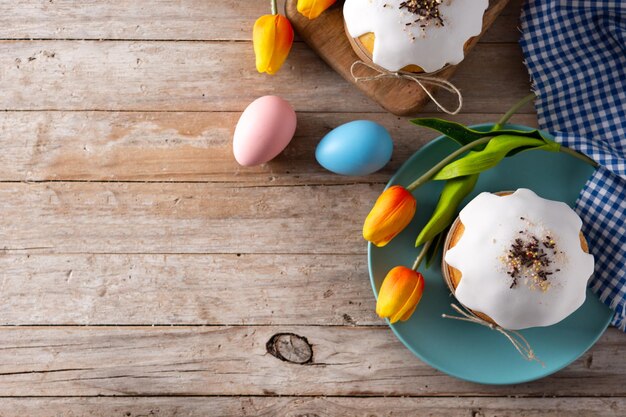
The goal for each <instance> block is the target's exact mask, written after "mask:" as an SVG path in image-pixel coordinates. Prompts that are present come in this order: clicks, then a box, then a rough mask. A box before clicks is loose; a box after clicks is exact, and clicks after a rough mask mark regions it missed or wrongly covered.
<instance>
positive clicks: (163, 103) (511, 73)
mask: <svg viewBox="0 0 626 417" xmlns="http://www.w3.org/2000/svg"><path fill="white" fill-rule="evenodd" d="M521 2H522V0H511V1H510V3H509V5H508V6H507V8H506V9H505V10H504V11H503V13H502V14H501V16H500V17H499V18H498V19H497V20H496V22H495V23H494V25H493V26H492V27H491V29H489V30H488V31H487V33H486V34H485V36H484V37H483V38H482V39H481V42H480V43H479V44H478V45H477V46H476V48H475V49H474V51H473V52H472V54H470V55H469V56H468V58H467V60H466V61H465V62H463V63H462V64H461V66H460V68H459V71H458V73H457V75H456V76H455V77H454V78H453V82H454V83H455V84H456V85H457V86H459V87H460V88H461V89H462V91H463V94H464V98H465V102H466V106H465V108H464V112H463V114H461V115H459V116H458V117H456V118H454V120H457V121H460V122H462V123H479V122H485V121H493V120H495V119H497V117H498V116H499V115H500V114H501V113H503V112H504V111H505V110H506V109H507V108H508V107H509V106H510V105H511V104H512V103H514V102H516V101H517V100H518V99H519V98H521V97H523V96H525V95H526V94H527V92H528V90H529V80H528V76H527V73H526V70H525V69H524V66H523V64H522V57H521V53H520V49H519V46H518V45H517V44H515V43H514V42H516V41H517V39H518V37H519V32H518V29H517V28H516V26H517V19H518V16H519V9H520V5H521ZM282 4H283V3H282V2H281V6H280V7H281V10H282ZM267 12H268V2H267V1H243V2H242V1H236V0H223V1H219V2H216V1H204V0H176V1H169V0H150V1H142V2H133V1H121V0H120V1H118V0H115V1H114V0H102V1H96V0H86V1H81V2H76V1H71V0H52V1H50V0H46V1H29V0H16V1H12V2H6V1H5V2H0V89H1V91H2V94H0V110H5V111H1V112H0V146H1V147H2V149H3V152H2V153H1V154H0V214H2V216H0V242H1V243H0V247H1V248H3V250H0V275H1V277H0V278H1V279H0V290H1V294H2V303H0V324H1V325H4V326H2V327H0V396H1V397H3V398H2V401H0V415H2V416H12V415H16V416H18V415H19V416H24V415H33V416H72V417H75V416H96V417H98V416H120V417H139V416H173V415H189V416H200V415H202V416H205V415H224V416H231V415H232V416H238V415H265V416H281V415H288V416H336V415H368V416H370V415H371V416H379V415H380V416H389V415H399V416H413V415H416V414H418V415H424V416H428V415H432V416H438V415H446V416H451V417H461V416H471V417H495V416H522V417H538V416H554V417H557V416H558V417H561V416H568V417H569V416H574V417H587V416H602V417H605V416H606V417H608V416H611V417H613V416H615V417H617V416H622V415H624V414H625V412H626V411H625V408H626V402H625V401H626V399H625V398H626V388H625V387H626V369H625V366H626V365H625V364H624V362H623V353H624V348H625V344H626V341H625V339H624V335H623V334H622V333H619V332H618V331H616V330H614V329H610V330H609V331H608V332H607V333H606V334H604V335H603V336H602V338H601V339H600V341H599V343H598V344H596V345H595V346H594V347H593V348H592V349H591V350H590V351H589V352H587V353H586V354H585V355H583V357H582V358H580V359H579V360H577V361H575V362H574V363H573V364H572V365H570V366H569V367H567V368H566V369H564V370H562V371H560V372H558V373H557V374H555V375H553V376H551V377H549V378H547V379H544V380H541V381H536V382H533V383H529V384H522V385H516V386H509V387H494V386H483V385H476V384H471V383H467V382H463V381H459V380H456V379H454V378H451V377H448V376H446V375H444V374H442V373H440V372H438V371H436V370H434V369H432V368H431V367H429V366H428V365H426V364H424V363H422V362H420V361H419V360H417V359H416V358H415V357H413V355H412V354H411V353H410V352H409V351H408V350H407V349H406V348H404V347H403V346H402V345H401V343H400V342H399V341H398V340H397V339H396V338H395V337H394V336H393V334H392V333H391V331H390V330H389V329H388V328H387V327H386V326H381V325H380V324H382V322H381V321H380V319H378V318H377V316H376V315H375V314H374V312H373V311H372V308H373V297H372V294H371V290H370V288H369V284H368V281H367V267H366V257H365V245H364V243H363V241H362V238H361V237H360V229H361V221H362V219H363V217H364V215H365V213H367V211H368V210H369V207H370V206H371V204H372V203H373V201H374V199H375V197H376V196H377V195H378V193H379V192H380V190H381V189H382V187H383V184H384V183H386V181H387V180H388V178H389V176H390V175H391V174H392V173H393V172H394V171H395V170H396V169H397V168H398V167H399V166H400V164H401V163H402V162H403V161H404V160H406V159H407V158H408V157H409V156H410V155H411V154H412V153H413V152H414V151H415V150H416V149H418V148H419V147H421V146H422V145H424V144H425V143H427V142H428V141H429V140H430V139H432V138H433V137H434V136H435V135H434V134H433V133H432V132H428V131H426V130H423V129H420V128H416V127H413V126H410V125H409V124H408V122H407V121H406V119H403V118H397V117H395V116H391V115H389V114H386V113H382V112H381V109H380V108H379V107H378V106H377V105H376V104H374V103H372V102H370V101H369V100H368V99H367V98H366V97H365V96H364V95H362V94H361V93H359V92H358V91H357V90H356V89H355V88H353V87H352V86H351V85H349V84H348V83H346V82H345V81H344V80H343V79H342V78H341V77H340V76H339V75H337V74H336V73H334V72H333V71H332V70H331V69H330V68H329V67H328V66H327V65H325V64H324V63H323V62H322V61H321V60H320V59H319V58H318V57H317V56H316V55H315V54H314V53H313V52H312V51H311V50H310V49H309V48H308V47H307V46H306V45H305V44H304V43H303V42H301V41H299V40H296V43H295V45H294V48H293V51H292V53H291V55H290V57H289V59H288V61H287V64H286V65H285V66H284V67H283V69H282V70H281V71H280V72H279V74H278V75H276V76H274V77H269V76H266V75H262V74H257V73H256V70H255V69H254V65H253V62H254V56H253V51H252V45H251V42H250V37H251V27H252V22H253V21H254V20H255V19H256V18H257V17H258V16H259V15H261V14H264V13H267ZM31 38H36V39H37V38H38V39H40V40H35V41H30V40H28V39H31ZM73 39H76V40H73ZM487 64H488V65H487ZM264 94H279V95H282V96H284V97H285V98H287V99H288V100H289V101H291V102H292V103H293V104H294V105H295V107H296V109H297V111H298V118H299V127H298V131H297V134H296V137H295V139H294V140H293V142H292V143H291V144H290V146H289V147H288V148H287V150H286V151H285V153H284V154H283V155H281V156H280V157H278V158H277V159H276V160H275V161H272V162H271V163H269V164H265V165H262V166H259V167H254V168H241V167H239V166H238V165H236V164H235V162H234V160H233V157H232V154H231V137H232V131H233V127H234V124H235V122H236V120H237V117H238V115H239V113H240V112H241V110H242V109H243V108H245V106H246V105H247V104H248V103H249V102H250V101H252V100H253V99H255V98H257V97H258V96H260V95H264ZM6 110H8V111H6ZM522 113H524V114H523V115H521V116H519V117H518V118H517V119H516V121H517V122H520V123H523V124H528V125H532V126H534V125H536V119H535V116H534V112H533V110H532V109H531V108H527V109H525V110H523V111H522ZM423 114H424V115H430V116H432V115H434V116H437V115H441V113H438V112H437V111H436V109H435V108H434V107H433V106H432V105H431V106H427V107H426V108H425V109H424V113H423ZM354 119H371V120H375V121H377V122H379V123H381V124H382V125H384V126H385V127H386V128H387V129H388V130H389V131H390V132H391V134H392V136H393V138H394V142H395V152H394V157H393V160H392V161H391V163H390V164H389V165H388V166H387V167H386V168H385V169H384V170H383V171H381V172H379V173H376V174H374V175H371V176H368V177H362V178H347V177H340V176H335V175H333V174H330V173H328V172H325V171H324V170H323V169H321V168H320V167H319V165H317V163H316V162H315V160H314V157H313V151H314V148H315V146H316V144H317V142H318V141H319V139H320V138H321V137H322V136H323V135H324V134H325V133H326V132H328V131H329V130H330V129H332V128H333V127H335V126H337V125H339V124H342V123H345V122H347V121H350V120H354ZM29 325H33V326H29ZM85 325H86V326H85ZM277 335H280V336H279V337H278V336H277ZM269 341H274V342H275V343H274V345H273V346H275V347H276V349H277V352H275V351H272V352H269V353H268V342H269ZM296 342H297V343H300V345H297V346H295V345H294V343H296ZM303 343H304V344H306V346H304V347H308V348H309V349H310V352H309V351H308V350H306V349H303V350H302V349H301V350H297V349H295V347H303V345H302V344H303ZM294 346H295V347H294ZM290 349H291V350H290ZM304 351H306V352H305V353H310V358H308V357H307V356H306V355H304V356H303V355H300V353H302V352H304ZM290 353H291V354H290ZM281 357H282V358H283V359H289V360H292V361H294V360H295V361H297V360H299V358H300V359H302V362H306V364H304V365H298V364H295V363H292V362H287V361H283V360H281V359H279V358H281ZM301 357H302V358H301ZM307 358H308V359H307ZM304 359H307V360H306V361H305V360H304ZM41 396H45V397H41ZM50 396H52V397H50ZM72 396H73V397H72ZM99 396H105V397H99ZM178 396H180V397H178ZM197 396H199V397H197ZM325 396H328V397H325ZM386 396H392V397H393V398H385V397H386ZM402 396H406V397H404V398H403V397H402ZM511 396H519V397H520V398H509V397H511ZM552 396H557V397H559V398H548V397H552ZM55 397H57V398H55Z"/></svg>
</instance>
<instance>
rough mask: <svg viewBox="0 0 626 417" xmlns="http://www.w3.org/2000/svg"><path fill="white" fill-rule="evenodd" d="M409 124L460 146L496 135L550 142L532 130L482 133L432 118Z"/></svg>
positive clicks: (494, 130)
mask: <svg viewBox="0 0 626 417" xmlns="http://www.w3.org/2000/svg"><path fill="white" fill-rule="evenodd" d="M411 123H413V124H415V125H417V126H422V127H426V128H429V129H432V130H435V131H437V132H439V133H441V134H443V135H445V136H446V137H448V138H450V139H452V140H454V141H455V142H456V143H458V144H459V145H461V146H464V145H467V144H469V143H471V142H473V141H475V140H477V139H480V138H483V137H485V136H498V135H514V136H523V137H527V138H535V139H542V140H546V141H550V142H551V140H550V139H549V138H548V137H546V136H545V135H544V134H543V133H542V132H541V131H539V130H537V129H534V130H529V131H525V130H517V129H505V128H496V126H494V127H493V128H492V129H491V130H489V131H487V132H483V131H480V130H476V129H471V128H469V127H467V126H464V125H462V124H460V123H456V122H451V121H449V120H443V119H438V118H434V117H421V118H417V119H412V120H411ZM484 148H485V145H482V146H477V147H476V148H475V150H476V151H480V150H482V149H484Z"/></svg>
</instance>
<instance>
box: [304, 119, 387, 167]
mask: <svg viewBox="0 0 626 417" xmlns="http://www.w3.org/2000/svg"><path fill="white" fill-rule="evenodd" d="M392 152H393V141H392V140H391V136H390V135H389V132H387V129H385V128H384V127H382V126H381V125H379V124H378V123H375V122H372V121H369V120H355V121H354V122H350V123H346V124H344V125H341V126H339V127H337V128H335V129H333V130H331V131H330V132H328V134H327V135H326V136H324V137H323V138H322V140H321V141H320V143H319V144H318V145H317V149H316V150H315V159H317V162H319V163H320V165H321V166H323V167H324V168H326V169H327V170H329V171H332V172H334V173H336V174H341V175H368V174H371V173H373V172H376V171H378V170H379V169H381V168H382V167H384V166H385V165H387V162H389V160H390V159H391V153H392Z"/></svg>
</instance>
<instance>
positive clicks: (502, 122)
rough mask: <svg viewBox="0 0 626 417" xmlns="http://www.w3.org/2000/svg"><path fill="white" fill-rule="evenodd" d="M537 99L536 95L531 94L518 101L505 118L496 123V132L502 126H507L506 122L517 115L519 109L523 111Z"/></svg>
mask: <svg viewBox="0 0 626 417" xmlns="http://www.w3.org/2000/svg"><path fill="white" fill-rule="evenodd" d="M535 97H537V96H536V95H535V93H530V94H529V95H527V96H526V97H524V98H523V99H521V100H520V101H518V102H517V103H515V104H514V105H513V107H511V108H510V109H509V111H507V112H506V113H505V114H504V116H502V118H501V119H500V120H499V121H498V123H496V125H495V126H494V128H493V129H494V130H496V129H500V128H501V127H502V126H504V125H505V124H506V122H508V121H509V119H510V118H511V117H512V116H513V115H514V114H515V113H517V111H518V110H519V109H521V108H522V107H524V106H525V105H527V104H528V103H530V102H531V101H533V100H534V99H535Z"/></svg>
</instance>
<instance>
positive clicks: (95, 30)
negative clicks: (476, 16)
mask: <svg viewBox="0 0 626 417" xmlns="http://www.w3.org/2000/svg"><path fill="white" fill-rule="evenodd" d="M520 3H521V0H513V1H511V4H510V5H509V6H508V7H507V9H505V11H504V12H503V16H502V17H501V18H500V19H498V20H497V21H496V24H494V26H493V27H492V29H491V30H490V31H489V33H488V35H487V36H486V37H485V41H488V42H515V41H517V39H518V38H519V32H517V30H516V29H515V27H516V20H517V16H519V10H520ZM283 4H284V1H279V10H283ZM267 13H269V2H267V1H247V2H244V3H242V2H241V1H237V0H224V1H219V2H208V1H206V0H179V1H175V2H173V1H171V0H152V1H150V2H146V1H141V2H135V1H118V0H89V1H81V2H75V1H72V0H55V1H46V2H33V1H28V0H16V1H11V2H1V3H0V39H32V38H35V39H38V38H40V39H41V38H43V39H135V40H154V39H162V40H240V41H241V40H250V39H251V36H252V25H253V23H254V21H255V20H256V19H257V18H258V17H259V16H260V15H262V14H267Z"/></svg>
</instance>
